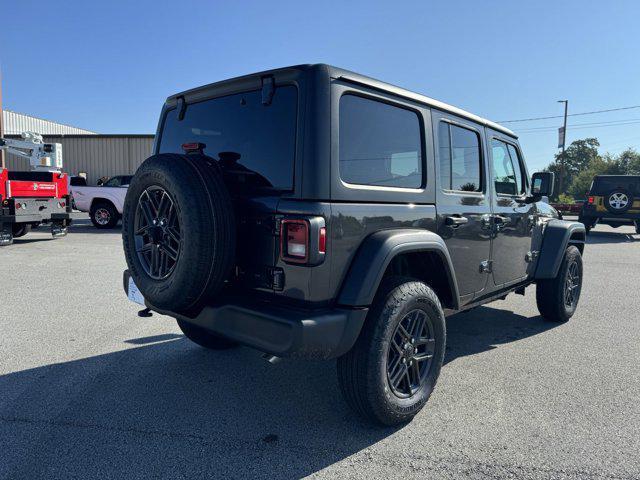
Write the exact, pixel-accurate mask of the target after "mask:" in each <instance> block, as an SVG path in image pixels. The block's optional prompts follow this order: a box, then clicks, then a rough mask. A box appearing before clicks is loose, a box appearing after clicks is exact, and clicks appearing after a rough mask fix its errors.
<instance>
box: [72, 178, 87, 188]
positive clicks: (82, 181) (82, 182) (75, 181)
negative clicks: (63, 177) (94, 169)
mask: <svg viewBox="0 0 640 480" xmlns="http://www.w3.org/2000/svg"><path fill="white" fill-rule="evenodd" d="M71 186H72V187H86V186H87V179H86V178H84V177H71Z"/></svg>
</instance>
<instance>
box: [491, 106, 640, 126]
mask: <svg viewBox="0 0 640 480" xmlns="http://www.w3.org/2000/svg"><path fill="white" fill-rule="evenodd" d="M632 108H640V105H631V106H629V107H620V108H608V109H606V110H594V111H592V112H582V113H570V114H569V115H567V116H568V117H577V116H580V115H593V114H594V113H606V112H618V111H620V110H631V109H632ZM563 117H564V115H553V116H550V117H533V118H519V119H517V120H500V121H499V122H498V123H516V122H533V121H535V120H549V119H551V118H563Z"/></svg>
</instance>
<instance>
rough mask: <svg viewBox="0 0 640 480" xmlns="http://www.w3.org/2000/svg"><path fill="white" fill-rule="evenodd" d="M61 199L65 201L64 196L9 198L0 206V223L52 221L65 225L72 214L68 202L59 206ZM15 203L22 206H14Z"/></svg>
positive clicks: (68, 222)
mask: <svg viewBox="0 0 640 480" xmlns="http://www.w3.org/2000/svg"><path fill="white" fill-rule="evenodd" d="M62 200H63V201H65V202H67V199H66V198H63V199H61V198H47V199H44V198H10V199H9V200H8V202H9V203H8V205H6V206H0V223H4V224H11V223H41V222H52V223H59V224H62V225H64V226H67V225H69V224H71V221H72V219H73V217H74V214H73V213H72V212H71V210H70V206H69V205H68V203H67V204H66V205H65V206H64V207H60V206H59V202H60V201H62ZM17 203H20V204H21V205H22V207H21V208H19V209H18V208H16V206H17V205H16V204H17Z"/></svg>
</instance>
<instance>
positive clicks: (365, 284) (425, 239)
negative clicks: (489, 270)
mask: <svg viewBox="0 0 640 480" xmlns="http://www.w3.org/2000/svg"><path fill="white" fill-rule="evenodd" d="M412 252H433V253H436V254H437V255H438V256H439V257H440V258H441V259H442V261H443V263H444V265H445V271H444V272H442V273H443V274H444V275H446V276H447V282H448V284H449V288H450V289H451V293H452V297H453V303H454V308H455V309H456V310H457V309H458V308H459V307H460V296H459V294H458V284H457V282H456V278H455V271H454V269H453V264H452V262H451V256H450V255H449V250H448V249H447V246H446V244H445V242H444V240H443V239H442V237H440V236H439V235H437V234H436V233H433V232H430V231H428V230H408V229H407V230H384V231H380V232H376V233H373V234H371V235H370V236H369V237H367V238H366V239H365V241H364V242H363V244H362V246H361V247H360V248H359V249H358V252H357V253H356V255H355V258H354V259H353V261H352V263H351V267H350V268H349V271H348V273H347V276H346V278H345V280H344V282H343V283H342V288H341V291H340V295H339V297H338V303H339V304H340V305H348V306H353V307H363V306H369V305H371V303H372V302H373V299H374V297H375V295H376V292H377V290H378V287H379V285H380V282H381V281H382V277H383V275H384V273H385V271H386V270H387V267H388V266H389V264H390V263H391V260H393V258H394V257H396V256H397V255H401V254H404V253H412Z"/></svg>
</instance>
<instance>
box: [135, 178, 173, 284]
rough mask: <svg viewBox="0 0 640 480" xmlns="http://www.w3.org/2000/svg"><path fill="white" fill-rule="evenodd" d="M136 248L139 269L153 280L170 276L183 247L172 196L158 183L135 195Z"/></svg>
mask: <svg viewBox="0 0 640 480" xmlns="http://www.w3.org/2000/svg"><path fill="white" fill-rule="evenodd" d="M134 229H135V233H134V238H135V248H136V252H137V254H138V259H139V260H140V264H141V265H142V268H143V269H144V271H145V272H146V274H147V275H149V277H151V278H152V279H154V280H162V279H165V278H167V277H169V276H170V275H171V274H172V273H173V271H174V269H175V267H176V264H177V263H178V259H179V258H180V251H181V250H182V235H181V230H180V219H179V212H178V211H177V208H176V207H175V202H174V201H173V199H172V198H171V195H170V194H169V193H168V192H167V191H166V190H164V189H163V188H162V187H159V186H150V187H148V188H146V189H145V190H144V191H143V192H142V194H141V195H140V197H139V198H138V204H137V206H136V212H135V218H134Z"/></svg>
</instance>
